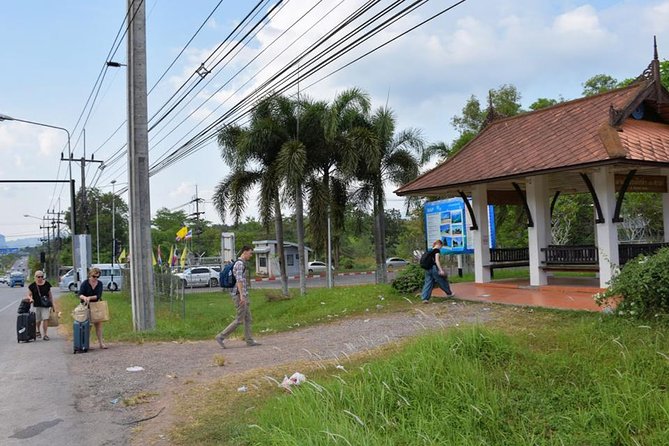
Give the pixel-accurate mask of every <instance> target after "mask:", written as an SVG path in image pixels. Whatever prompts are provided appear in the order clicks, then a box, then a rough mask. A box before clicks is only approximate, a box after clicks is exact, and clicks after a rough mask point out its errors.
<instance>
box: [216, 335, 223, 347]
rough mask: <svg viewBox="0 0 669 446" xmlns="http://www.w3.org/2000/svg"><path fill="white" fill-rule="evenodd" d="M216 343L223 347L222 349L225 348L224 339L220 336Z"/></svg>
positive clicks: (217, 337)
mask: <svg viewBox="0 0 669 446" xmlns="http://www.w3.org/2000/svg"><path fill="white" fill-rule="evenodd" d="M216 342H218V345H220V346H221V348H225V344H224V343H223V338H221V337H220V336H216Z"/></svg>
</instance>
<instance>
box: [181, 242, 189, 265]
mask: <svg viewBox="0 0 669 446" xmlns="http://www.w3.org/2000/svg"><path fill="white" fill-rule="evenodd" d="M187 252H188V249H187V248H186V247H185V246H184V250H183V251H182V252H181V262H180V264H181V267H182V268H183V267H184V266H186V253H187Z"/></svg>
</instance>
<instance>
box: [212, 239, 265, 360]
mask: <svg viewBox="0 0 669 446" xmlns="http://www.w3.org/2000/svg"><path fill="white" fill-rule="evenodd" d="M252 256H253V248H251V247H250V246H246V245H245V246H244V247H243V248H242V251H241V255H240V256H239V258H238V259H237V260H236V261H235V265H234V267H233V268H232V274H233V275H234V276H235V280H236V283H235V286H234V287H232V290H231V291H230V296H231V297H232V301H233V302H234V303H235V308H236V309H237V316H236V317H235V320H233V321H232V322H231V323H230V325H228V326H227V327H225V330H223V331H222V332H220V333H219V334H217V335H216V342H218V345H220V346H221V348H225V343H224V340H225V339H227V337H228V336H229V335H230V334H231V333H232V332H233V331H235V330H236V329H237V327H238V326H239V325H240V324H244V340H245V341H246V345H248V346H249V347H254V346H256V345H260V343H259V342H256V341H255V340H253V336H252V335H251V320H252V319H251V307H250V305H251V302H250V301H249V292H248V289H247V287H246V278H247V276H248V272H247V268H246V262H248V261H249V260H250V259H251V257H252Z"/></svg>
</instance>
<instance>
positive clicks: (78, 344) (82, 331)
mask: <svg viewBox="0 0 669 446" xmlns="http://www.w3.org/2000/svg"><path fill="white" fill-rule="evenodd" d="M90 334H91V322H90V321H84V322H77V321H74V327H73V328H72V338H73V339H72V340H73V342H74V350H73V353H86V352H87V351H88V347H89V341H90Z"/></svg>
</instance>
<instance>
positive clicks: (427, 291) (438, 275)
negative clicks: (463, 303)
mask: <svg viewBox="0 0 669 446" xmlns="http://www.w3.org/2000/svg"><path fill="white" fill-rule="evenodd" d="M442 246H444V243H443V242H442V241H441V240H435V242H434V243H432V249H431V250H430V251H428V252H427V253H426V258H425V261H423V260H421V265H420V266H422V267H423V269H425V270H426V271H425V283H424V284H423V292H422V293H421V299H422V300H423V303H424V304H427V303H430V297H431V296H432V289H433V288H434V285H435V283H436V284H437V285H439V288H441V289H442V290H444V293H446V295H447V296H448V297H452V296H453V292H452V291H451V285H450V284H449V283H448V279H447V278H446V272H445V271H444V269H443V268H442V267H441V256H440V255H439V252H440V251H441V247H442Z"/></svg>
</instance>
